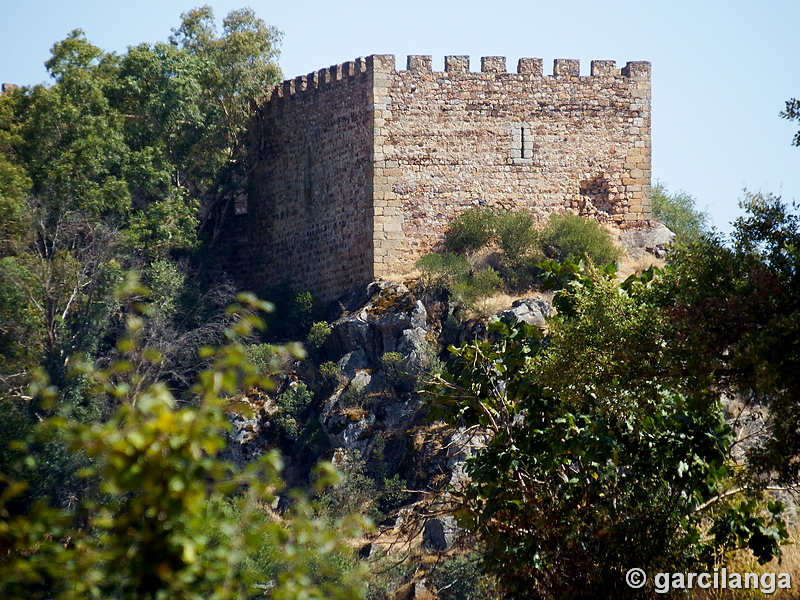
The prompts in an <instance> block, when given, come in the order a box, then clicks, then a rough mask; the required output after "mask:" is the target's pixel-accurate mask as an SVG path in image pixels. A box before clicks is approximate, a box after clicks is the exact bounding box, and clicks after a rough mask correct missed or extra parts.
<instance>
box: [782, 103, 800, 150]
mask: <svg viewBox="0 0 800 600" xmlns="http://www.w3.org/2000/svg"><path fill="white" fill-rule="evenodd" d="M781 117H783V118H784V119H788V120H790V121H800V101H798V100H797V99H796V98H792V99H791V100H787V101H786V108H785V109H784V110H783V111H781ZM792 144H793V145H795V146H800V131H798V132H797V133H796V134H794V139H792Z"/></svg>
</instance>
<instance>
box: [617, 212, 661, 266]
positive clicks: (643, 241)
mask: <svg viewBox="0 0 800 600" xmlns="http://www.w3.org/2000/svg"><path fill="white" fill-rule="evenodd" d="M674 239H675V234H674V233H673V232H672V231H670V229H669V228H668V227H667V226H666V225H664V224H662V223H659V222H657V221H654V222H653V227H652V228H651V229H641V230H633V231H624V232H622V233H621V234H620V236H619V241H620V244H622V247H623V248H625V250H626V251H627V252H628V255H629V256H630V257H631V258H634V259H636V258H640V257H642V256H644V255H645V254H652V255H654V256H655V257H656V258H664V257H665V256H666V251H667V247H668V246H669V245H670V244H671V243H672V242H673V240H674Z"/></svg>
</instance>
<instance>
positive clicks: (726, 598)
mask: <svg viewBox="0 0 800 600" xmlns="http://www.w3.org/2000/svg"><path fill="white" fill-rule="evenodd" d="M798 534H800V531H796V532H794V535H793V536H792V539H796V538H797V535H798ZM725 568H726V569H727V570H728V573H733V572H736V573H740V574H742V575H744V574H745V573H757V574H758V576H759V579H760V577H761V574H762V573H774V574H775V588H776V589H775V592H774V593H772V594H767V593H765V592H762V591H761V590H759V589H741V590H732V589H724V590H723V589H717V590H713V589H708V590H702V589H693V590H692V592H691V593H690V594H689V595H688V596H687V598H689V600H755V599H757V598H758V599H763V598H774V599H775V600H790V599H796V598H798V597H800V546H798V545H796V544H789V545H787V546H783V556H782V557H781V560H780V563H779V562H778V560H773V561H772V562H769V563H767V564H766V565H759V564H758V562H757V561H756V560H755V559H754V558H753V557H752V556H751V555H750V554H749V553H747V552H745V551H740V552H737V553H736V554H734V555H733V556H732V557H731V559H730V560H728V561H727V562H726V564H725ZM720 571H721V569H720ZM781 573H788V574H789V575H791V579H792V581H791V583H792V585H791V589H788V590H784V589H777V582H778V575H779V574H781ZM765 583H768V582H765Z"/></svg>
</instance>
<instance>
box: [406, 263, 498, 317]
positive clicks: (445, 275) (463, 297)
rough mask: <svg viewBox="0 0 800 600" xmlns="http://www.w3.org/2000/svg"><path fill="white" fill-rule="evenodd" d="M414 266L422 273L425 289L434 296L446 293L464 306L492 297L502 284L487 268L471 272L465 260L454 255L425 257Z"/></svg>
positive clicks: (493, 271)
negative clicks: (434, 294)
mask: <svg viewBox="0 0 800 600" xmlns="http://www.w3.org/2000/svg"><path fill="white" fill-rule="evenodd" d="M416 267H417V268H418V269H419V270H420V271H421V272H422V283H423V286H424V287H425V288H426V289H428V290H430V291H432V292H434V293H441V292H443V291H445V290H447V291H449V292H450V293H451V294H452V295H453V297H454V300H456V301H457V302H461V303H463V304H466V305H467V306H471V305H473V304H474V303H475V302H476V301H477V300H479V299H481V298H485V297H486V296H490V295H492V294H493V293H494V292H496V291H497V290H498V289H500V286H501V285H502V283H503V280H502V279H501V278H500V275H499V274H498V273H497V271H495V270H494V269H492V268H491V267H487V268H485V269H481V270H477V271H475V270H471V269H470V266H469V261H468V260H467V258H466V257H465V256H460V255H458V254H426V255H425V256H423V257H422V258H421V259H419V260H418V261H417V262H416Z"/></svg>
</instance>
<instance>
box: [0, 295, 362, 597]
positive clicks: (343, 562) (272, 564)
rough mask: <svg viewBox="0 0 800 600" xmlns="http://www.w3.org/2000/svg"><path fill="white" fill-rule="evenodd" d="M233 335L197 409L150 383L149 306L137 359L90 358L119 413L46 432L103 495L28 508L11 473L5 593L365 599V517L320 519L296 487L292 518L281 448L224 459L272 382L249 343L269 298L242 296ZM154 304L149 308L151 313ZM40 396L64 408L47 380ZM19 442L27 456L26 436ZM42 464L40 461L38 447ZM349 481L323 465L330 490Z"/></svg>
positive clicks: (2, 497) (0, 489) (93, 377)
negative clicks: (142, 376) (20, 505)
mask: <svg viewBox="0 0 800 600" xmlns="http://www.w3.org/2000/svg"><path fill="white" fill-rule="evenodd" d="M241 300H242V304H240V305H238V306H237V307H234V308H233V309H232V314H234V315H235V316H237V320H236V322H235V324H234V325H233V326H232V327H231V328H230V329H229V330H228V331H227V336H228V339H229V343H228V344H227V345H225V346H223V347H221V348H216V349H210V348H209V349H206V350H205V351H204V353H205V356H206V357H207V358H208V359H209V360H210V361H211V365H210V367H209V368H208V369H207V370H205V371H203V372H201V373H199V374H198V376H197V380H196V383H195V385H194V387H193V388H192V393H193V395H194V397H193V401H192V402H191V403H186V402H183V403H179V402H178V401H177V399H176V398H175V397H174V396H173V395H172V393H171V392H170V391H169V390H168V389H167V388H166V387H165V386H164V385H163V383H156V384H153V385H150V386H148V387H146V388H144V389H138V388H137V386H136V382H137V375H136V367H137V364H138V363H141V362H147V361H152V360H158V357H157V356H156V355H155V354H154V353H152V352H149V351H148V350H147V349H146V348H143V347H142V344H141V339H140V335H141V331H142V326H143V323H144V319H143V318H142V316H143V315H142V314H134V315H132V316H130V317H129V318H128V334H129V335H128V336H127V337H125V338H124V339H122V341H120V342H119V344H118V348H119V351H120V353H121V355H122V356H123V358H121V359H120V360H119V361H117V362H115V363H114V364H112V365H111V366H110V367H109V368H105V369H103V368H97V367H96V366H94V365H92V364H90V363H88V362H81V361H79V360H76V361H73V367H74V369H75V370H76V372H80V373H82V374H83V375H84V376H85V377H87V378H88V379H89V380H90V381H91V382H92V384H93V393H94V394H96V395H99V396H104V397H107V398H110V399H113V400H114V401H115V402H116V403H117V405H118V408H117V409H116V410H115V411H114V413H113V414H112V416H111V417H110V418H109V419H108V420H106V421H102V422H95V423H90V424H82V423H79V422H77V421H76V420H74V419H72V418H71V417H69V416H56V417H52V418H50V419H46V420H45V421H44V422H43V423H42V425H41V426H40V427H39V431H38V439H39V440H46V439H48V438H55V437H59V438H60V439H62V440H64V441H65V442H66V443H67V444H68V446H69V448H70V450H71V451H72V452H74V453H85V454H86V456H87V457H88V459H89V461H90V466H89V467H88V468H86V469H84V471H83V472H82V473H81V476H82V477H84V478H86V479H87V480H88V481H89V482H90V484H91V487H92V489H93V493H90V494H87V495H86V497H83V498H78V499H76V502H75V504H74V506H73V507H72V508H69V509H56V508H51V507H48V506H46V505H43V504H39V505H35V506H34V507H33V508H32V509H31V510H30V511H27V512H18V511H16V512H15V511H13V509H12V508H11V504H10V502H9V501H10V500H12V499H13V498H14V496H16V495H18V494H20V493H22V492H23V491H24V489H25V487H26V484H25V482H24V481H18V480H13V479H12V478H11V477H9V476H8V475H3V474H0V596H2V597H3V598H4V599H9V600H13V599H20V600H22V599H26V600H28V599H32V598H55V599H59V600H61V599H73V598H74V599H78V598H80V599H84V598H103V599H105V598H114V599H121V600H127V599H136V600H151V599H152V600H155V599H172V598H181V599H197V600H200V599H202V600H212V599H213V600H229V599H230V600H233V599H245V598H255V597H264V594H265V591H266V590H269V592H268V594H269V597H270V598H275V599H288V598H301V597H302V598H342V599H344V598H347V599H350V598H360V597H362V596H363V593H364V584H363V574H362V573H359V572H357V571H356V570H354V569H353V568H351V567H350V566H348V565H350V564H351V563H349V562H348V561H349V559H348V556H350V555H351V552H350V550H349V548H348V547H347V546H346V544H345V542H344V539H345V537H346V536H352V535H357V534H358V531H359V526H360V525H362V524H363V523H362V522H360V521H358V520H354V519H350V518H345V519H341V520H338V521H337V522H335V523H333V524H329V523H328V522H327V521H325V520H323V519H321V518H319V517H318V516H317V515H316V513H315V510H314V507H313V506H312V504H311V503H310V501H309V500H308V499H307V498H306V497H305V496H304V495H302V494H299V493H295V494H293V498H294V502H293V505H292V508H291V509H290V510H289V511H288V512H286V513H285V514H284V515H282V518H281V519H280V520H278V519H275V518H269V517H268V516H267V507H268V506H269V504H270V503H271V502H272V501H273V500H274V499H275V497H276V494H277V493H279V492H280V491H281V488H282V483H281V481H280V478H279V471H280V468H281V461H280V458H279V457H278V456H277V454H275V453H269V454H267V455H265V456H263V457H262V459H261V460H258V461H256V462H254V463H252V464H250V465H249V466H248V467H247V468H246V469H244V470H241V471H238V470H236V469H235V468H234V466H233V465H232V464H230V463H228V462H226V461H224V460H222V459H221V458H220V452H221V451H222V450H223V448H224V447H225V445H226V440H225V437H224V435H223V433H222V432H224V431H226V430H228V429H230V422H229V420H228V418H227V417H226V415H225V412H224V411H225V404H226V402H227V399H228V398H230V397H232V396H234V395H235V394H237V393H238V392H239V391H240V390H242V389H247V388H249V387H251V386H254V385H265V386H266V385H268V382H266V381H264V380H263V379H262V378H261V377H260V376H259V374H258V372H257V369H256V368H255V367H253V366H251V365H250V364H249V363H248V361H247V360H246V348H245V346H244V344H243V343H242V342H241V341H240V338H241V337H244V336H248V335H250V334H251V332H252V330H253V328H254V327H256V326H259V325H260V319H259V318H258V317H256V316H255V313H254V311H255V310H257V309H264V308H269V307H268V306H267V305H266V304H264V303H260V302H257V301H255V300H253V299H251V298H247V297H242V298H241ZM142 310H144V309H143V307H140V312H141V311H142ZM35 387H36V388H38V389H37V390H35V391H37V392H38V393H37V396H38V397H40V398H42V399H43V401H44V402H45V403H47V402H52V401H53V400H54V398H55V390H53V389H51V388H49V387H48V386H47V385H46V383H45V382H40V383H39V384H38V385H37V386H35ZM15 448H16V449H17V450H20V451H22V452H25V451H26V447H25V445H24V444H23V443H22V442H19V443H17V444H16V445H15ZM27 460H28V461H30V460H31V455H30V454H28V458H27ZM336 478H337V474H336V473H335V471H333V470H332V469H331V468H330V467H322V468H321V469H320V470H319V471H318V473H317V479H316V489H317V490H318V491H321V490H322V489H323V488H324V487H326V486H327V485H328V484H330V483H332V482H333V481H334V480H335V479H336Z"/></svg>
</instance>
